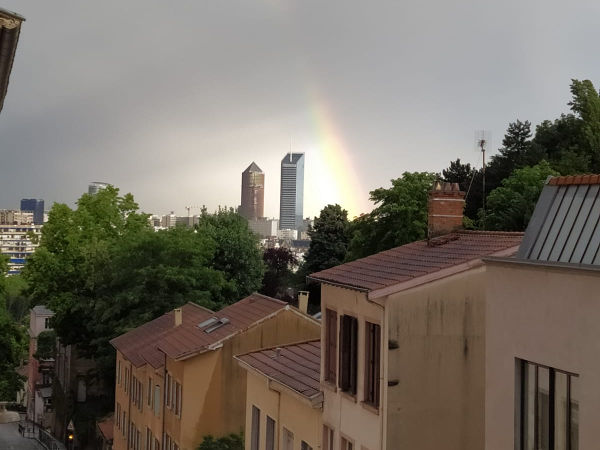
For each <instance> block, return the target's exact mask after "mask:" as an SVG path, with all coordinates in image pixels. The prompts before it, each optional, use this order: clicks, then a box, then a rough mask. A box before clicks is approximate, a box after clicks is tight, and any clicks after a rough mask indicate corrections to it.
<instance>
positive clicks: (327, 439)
mask: <svg viewBox="0 0 600 450" xmlns="http://www.w3.org/2000/svg"><path fill="white" fill-rule="evenodd" d="M323 450H333V430H332V429H331V428H329V427H328V426H327V425H323Z"/></svg>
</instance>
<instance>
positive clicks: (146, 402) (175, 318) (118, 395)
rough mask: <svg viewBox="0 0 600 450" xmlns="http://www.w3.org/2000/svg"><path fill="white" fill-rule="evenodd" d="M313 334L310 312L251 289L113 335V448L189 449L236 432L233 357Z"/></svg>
mask: <svg viewBox="0 0 600 450" xmlns="http://www.w3.org/2000/svg"><path fill="white" fill-rule="evenodd" d="M319 335H320V324H319V322H318V321H316V320H315V319H313V318H312V317H310V316H308V315H307V314H305V313H303V312H301V311H300V310H298V309H296V308H293V307H291V306H289V305H288V304H287V303H285V302H282V301H279V300H275V299H273V298H270V297H266V296H263V295H260V294H252V295H250V296H248V297H246V298H244V299H243V300H240V301H239V302H237V303H234V304H232V305H229V306H227V307H225V308H223V309H222V310H220V311H218V312H213V311H210V310H208V309H206V308H203V307H201V306H198V305H196V304H193V303H187V304H185V305H183V306H182V307H181V308H177V309H175V310H174V311H171V312H169V313H167V314H164V315H162V316H161V317H159V318H157V319H155V320H152V321H150V322H148V323H146V324H144V325H142V326H140V327H138V328H136V329H134V330H132V331H130V332H128V333H126V334H124V335H122V336H119V337H117V338H115V339H113V340H112V341H111V344H112V345H113V346H114V347H115V349H116V351H117V360H116V383H115V384H116V387H115V419H114V421H115V428H114V433H113V448H114V449H115V450H127V449H130V448H136V449H137V448H142V447H144V448H155V449H156V448H161V449H170V450H171V449H177V450H195V449H196V448H197V447H198V445H199V444H200V443H201V442H202V440H203V439H204V437H205V436H207V435H209V434H210V435H212V436H214V437H220V436H223V435H227V434H229V433H239V432H241V431H243V430H244V425H245V411H246V382H245V376H246V372H245V370H244V369H242V368H241V367H240V366H239V365H238V364H237V363H236V362H235V361H234V359H233V356H234V355H237V354H243V353H247V352H250V351H254V350H258V349H260V348H265V347H272V346H277V345H285V344H290V343H294V342H299V341H303V340H307V339H316V338H318V337H319ZM152 446H154V447H152Z"/></svg>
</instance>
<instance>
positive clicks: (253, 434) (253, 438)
mask: <svg viewBox="0 0 600 450" xmlns="http://www.w3.org/2000/svg"><path fill="white" fill-rule="evenodd" d="M251 426H252V428H251V430H250V449H251V450H258V449H259V445H260V409H259V408H257V407H256V406H254V405H252V425H251Z"/></svg>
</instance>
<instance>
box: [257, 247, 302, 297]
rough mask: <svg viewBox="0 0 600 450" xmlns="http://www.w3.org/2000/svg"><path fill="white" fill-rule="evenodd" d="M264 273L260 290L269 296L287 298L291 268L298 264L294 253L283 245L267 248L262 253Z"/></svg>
mask: <svg viewBox="0 0 600 450" xmlns="http://www.w3.org/2000/svg"><path fill="white" fill-rule="evenodd" d="M263 261H264V263H265V267H266V270H265V275H264V277H263V282H262V288H261V291H260V292H262V293H263V294H265V295H268V296H269V297H275V298H279V299H282V300H283V299H288V297H289V296H288V293H287V288H290V287H292V286H293V284H294V282H293V275H294V274H293V271H292V269H293V268H295V267H296V266H297V265H298V260H297V259H296V257H295V256H294V254H293V253H292V252H291V251H290V250H289V249H287V248H285V247H279V248H267V249H266V250H265V251H264V253H263Z"/></svg>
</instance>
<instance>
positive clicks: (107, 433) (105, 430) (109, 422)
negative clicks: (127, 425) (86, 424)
mask: <svg viewBox="0 0 600 450" xmlns="http://www.w3.org/2000/svg"><path fill="white" fill-rule="evenodd" d="M114 427H115V422H114V421H113V418H112V417H109V418H108V419H104V420H103V421H101V422H98V430H100V433H101V434H102V436H103V437H104V440H105V441H112V440H113V430H114Z"/></svg>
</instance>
